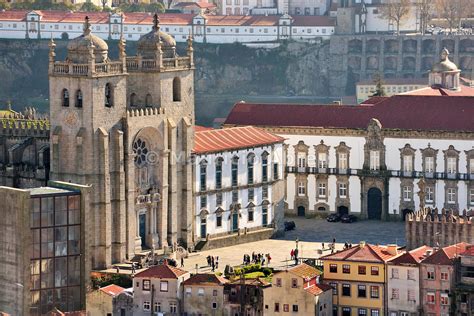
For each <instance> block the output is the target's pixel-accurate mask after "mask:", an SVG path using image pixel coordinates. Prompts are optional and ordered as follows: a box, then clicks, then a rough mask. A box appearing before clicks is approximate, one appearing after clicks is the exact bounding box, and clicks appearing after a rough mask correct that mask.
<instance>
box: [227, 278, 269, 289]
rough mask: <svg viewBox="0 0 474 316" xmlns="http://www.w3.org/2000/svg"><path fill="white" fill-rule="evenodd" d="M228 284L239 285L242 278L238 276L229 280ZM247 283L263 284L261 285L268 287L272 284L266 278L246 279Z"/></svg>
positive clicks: (245, 282)
mask: <svg viewBox="0 0 474 316" xmlns="http://www.w3.org/2000/svg"><path fill="white" fill-rule="evenodd" d="M228 284H232V285H239V284H242V280H241V279H240V278H236V279H234V280H231V281H229V282H228ZM244 284H245V285H253V286H261V287H268V286H270V285H271V284H270V283H268V282H267V281H265V280H264V279H260V278H255V279H244Z"/></svg>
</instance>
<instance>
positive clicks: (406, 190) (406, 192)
mask: <svg viewBox="0 0 474 316" xmlns="http://www.w3.org/2000/svg"><path fill="white" fill-rule="evenodd" d="M403 200H404V201H411V200H412V190H411V187H410V186H404V187H403Z"/></svg>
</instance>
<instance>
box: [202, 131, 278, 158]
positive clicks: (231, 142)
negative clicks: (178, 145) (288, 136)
mask: <svg viewBox="0 0 474 316" xmlns="http://www.w3.org/2000/svg"><path fill="white" fill-rule="evenodd" d="M283 141H284V138H283V137H280V136H277V135H274V134H272V133H269V132H267V131H265V130H262V129H260V128H256V127H253V126H245V127H233V128H225V129H213V130H207V131H196V133H195V135H194V150H193V152H194V153H197V154H203V153H210V152H220V151H224V150H235V149H241V148H249V147H255V146H262V145H270V144H275V143H280V142H283Z"/></svg>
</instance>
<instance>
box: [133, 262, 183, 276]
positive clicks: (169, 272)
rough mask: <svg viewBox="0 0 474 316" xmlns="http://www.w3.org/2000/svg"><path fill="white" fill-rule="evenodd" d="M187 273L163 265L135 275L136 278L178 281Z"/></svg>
mask: <svg viewBox="0 0 474 316" xmlns="http://www.w3.org/2000/svg"><path fill="white" fill-rule="evenodd" d="M186 273H188V272H187V271H184V270H181V269H179V268H175V267H172V266H169V265H167V264H161V265H158V266H153V267H151V268H148V269H146V270H145V271H142V272H140V273H137V274H135V278H158V279H177V278H178V277H180V276H182V275H183V274H186Z"/></svg>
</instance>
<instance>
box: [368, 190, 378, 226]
mask: <svg viewBox="0 0 474 316" xmlns="http://www.w3.org/2000/svg"><path fill="white" fill-rule="evenodd" d="M367 217H368V219H381V218H382V191H380V189H378V188H370V189H369V192H368V193H367Z"/></svg>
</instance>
